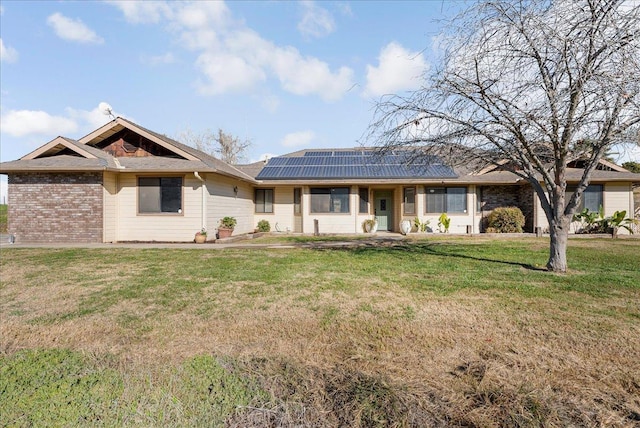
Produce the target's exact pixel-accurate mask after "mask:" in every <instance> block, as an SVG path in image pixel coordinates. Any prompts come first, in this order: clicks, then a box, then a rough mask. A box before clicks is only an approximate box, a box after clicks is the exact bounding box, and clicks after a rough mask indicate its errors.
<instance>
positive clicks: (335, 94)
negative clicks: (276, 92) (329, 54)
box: [271, 47, 353, 101]
mask: <svg viewBox="0 0 640 428" xmlns="http://www.w3.org/2000/svg"><path fill="white" fill-rule="evenodd" d="M271 61H272V63H271V65H272V67H273V69H274V71H275V72H276V75H277V76H278V78H279V79H280V81H281V82H282V85H283V87H284V89H286V90H287V91H289V92H291V93H294V94H296V95H310V94H317V95H319V96H320V98H322V99H324V100H325V101H333V100H337V99H339V98H340V97H342V95H344V93H345V92H347V90H349V88H350V87H351V85H352V84H353V83H352V82H353V70H351V69H350V68H348V67H340V69H339V71H338V72H337V73H333V72H331V70H330V69H329V65H328V64H327V63H326V62H323V61H320V60H319V59H317V58H303V57H302V56H301V55H300V53H299V52H298V50H297V49H295V48H292V47H288V48H284V49H282V48H278V49H276V50H275V52H273V56H271Z"/></svg>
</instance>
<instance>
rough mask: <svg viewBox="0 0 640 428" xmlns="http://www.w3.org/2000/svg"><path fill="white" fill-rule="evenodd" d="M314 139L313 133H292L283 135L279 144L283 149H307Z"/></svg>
mask: <svg viewBox="0 0 640 428" xmlns="http://www.w3.org/2000/svg"><path fill="white" fill-rule="evenodd" d="M315 138H316V134H315V133H314V132H313V131H299V132H292V133H290V134H287V135H285V136H284V138H283V139H282V141H281V142H280V144H282V145H283V146H284V147H301V146H307V147H308V146H310V145H311V142H312V141H313V140H314V139H315Z"/></svg>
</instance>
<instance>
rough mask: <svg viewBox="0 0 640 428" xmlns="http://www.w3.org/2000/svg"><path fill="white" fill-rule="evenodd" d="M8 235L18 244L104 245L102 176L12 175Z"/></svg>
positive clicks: (58, 174) (91, 174)
mask: <svg viewBox="0 0 640 428" xmlns="http://www.w3.org/2000/svg"><path fill="white" fill-rule="evenodd" d="M8 196H9V201H8V202H9V204H8V205H9V212H8V217H9V224H8V232H9V233H12V234H14V235H15V237H16V242H17V243H21V242H82V243H86V242H102V204H103V188H102V174H101V173H21V174H10V175H9V186H8Z"/></svg>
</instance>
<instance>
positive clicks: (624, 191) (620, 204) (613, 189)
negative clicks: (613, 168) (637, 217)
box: [602, 183, 633, 217]
mask: <svg viewBox="0 0 640 428" xmlns="http://www.w3.org/2000/svg"><path fill="white" fill-rule="evenodd" d="M632 201H633V199H632V193H631V183H607V184H605V185H604V195H603V196H602V205H603V206H604V214H605V215H612V214H613V213H614V212H616V211H626V212H627V214H629V213H633V205H632ZM630 216H631V217H633V216H632V215H630Z"/></svg>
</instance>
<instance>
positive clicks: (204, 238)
mask: <svg viewBox="0 0 640 428" xmlns="http://www.w3.org/2000/svg"><path fill="white" fill-rule="evenodd" d="M195 241H196V244H204V243H205V242H207V235H201V234H200V233H196V239H195Z"/></svg>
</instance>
